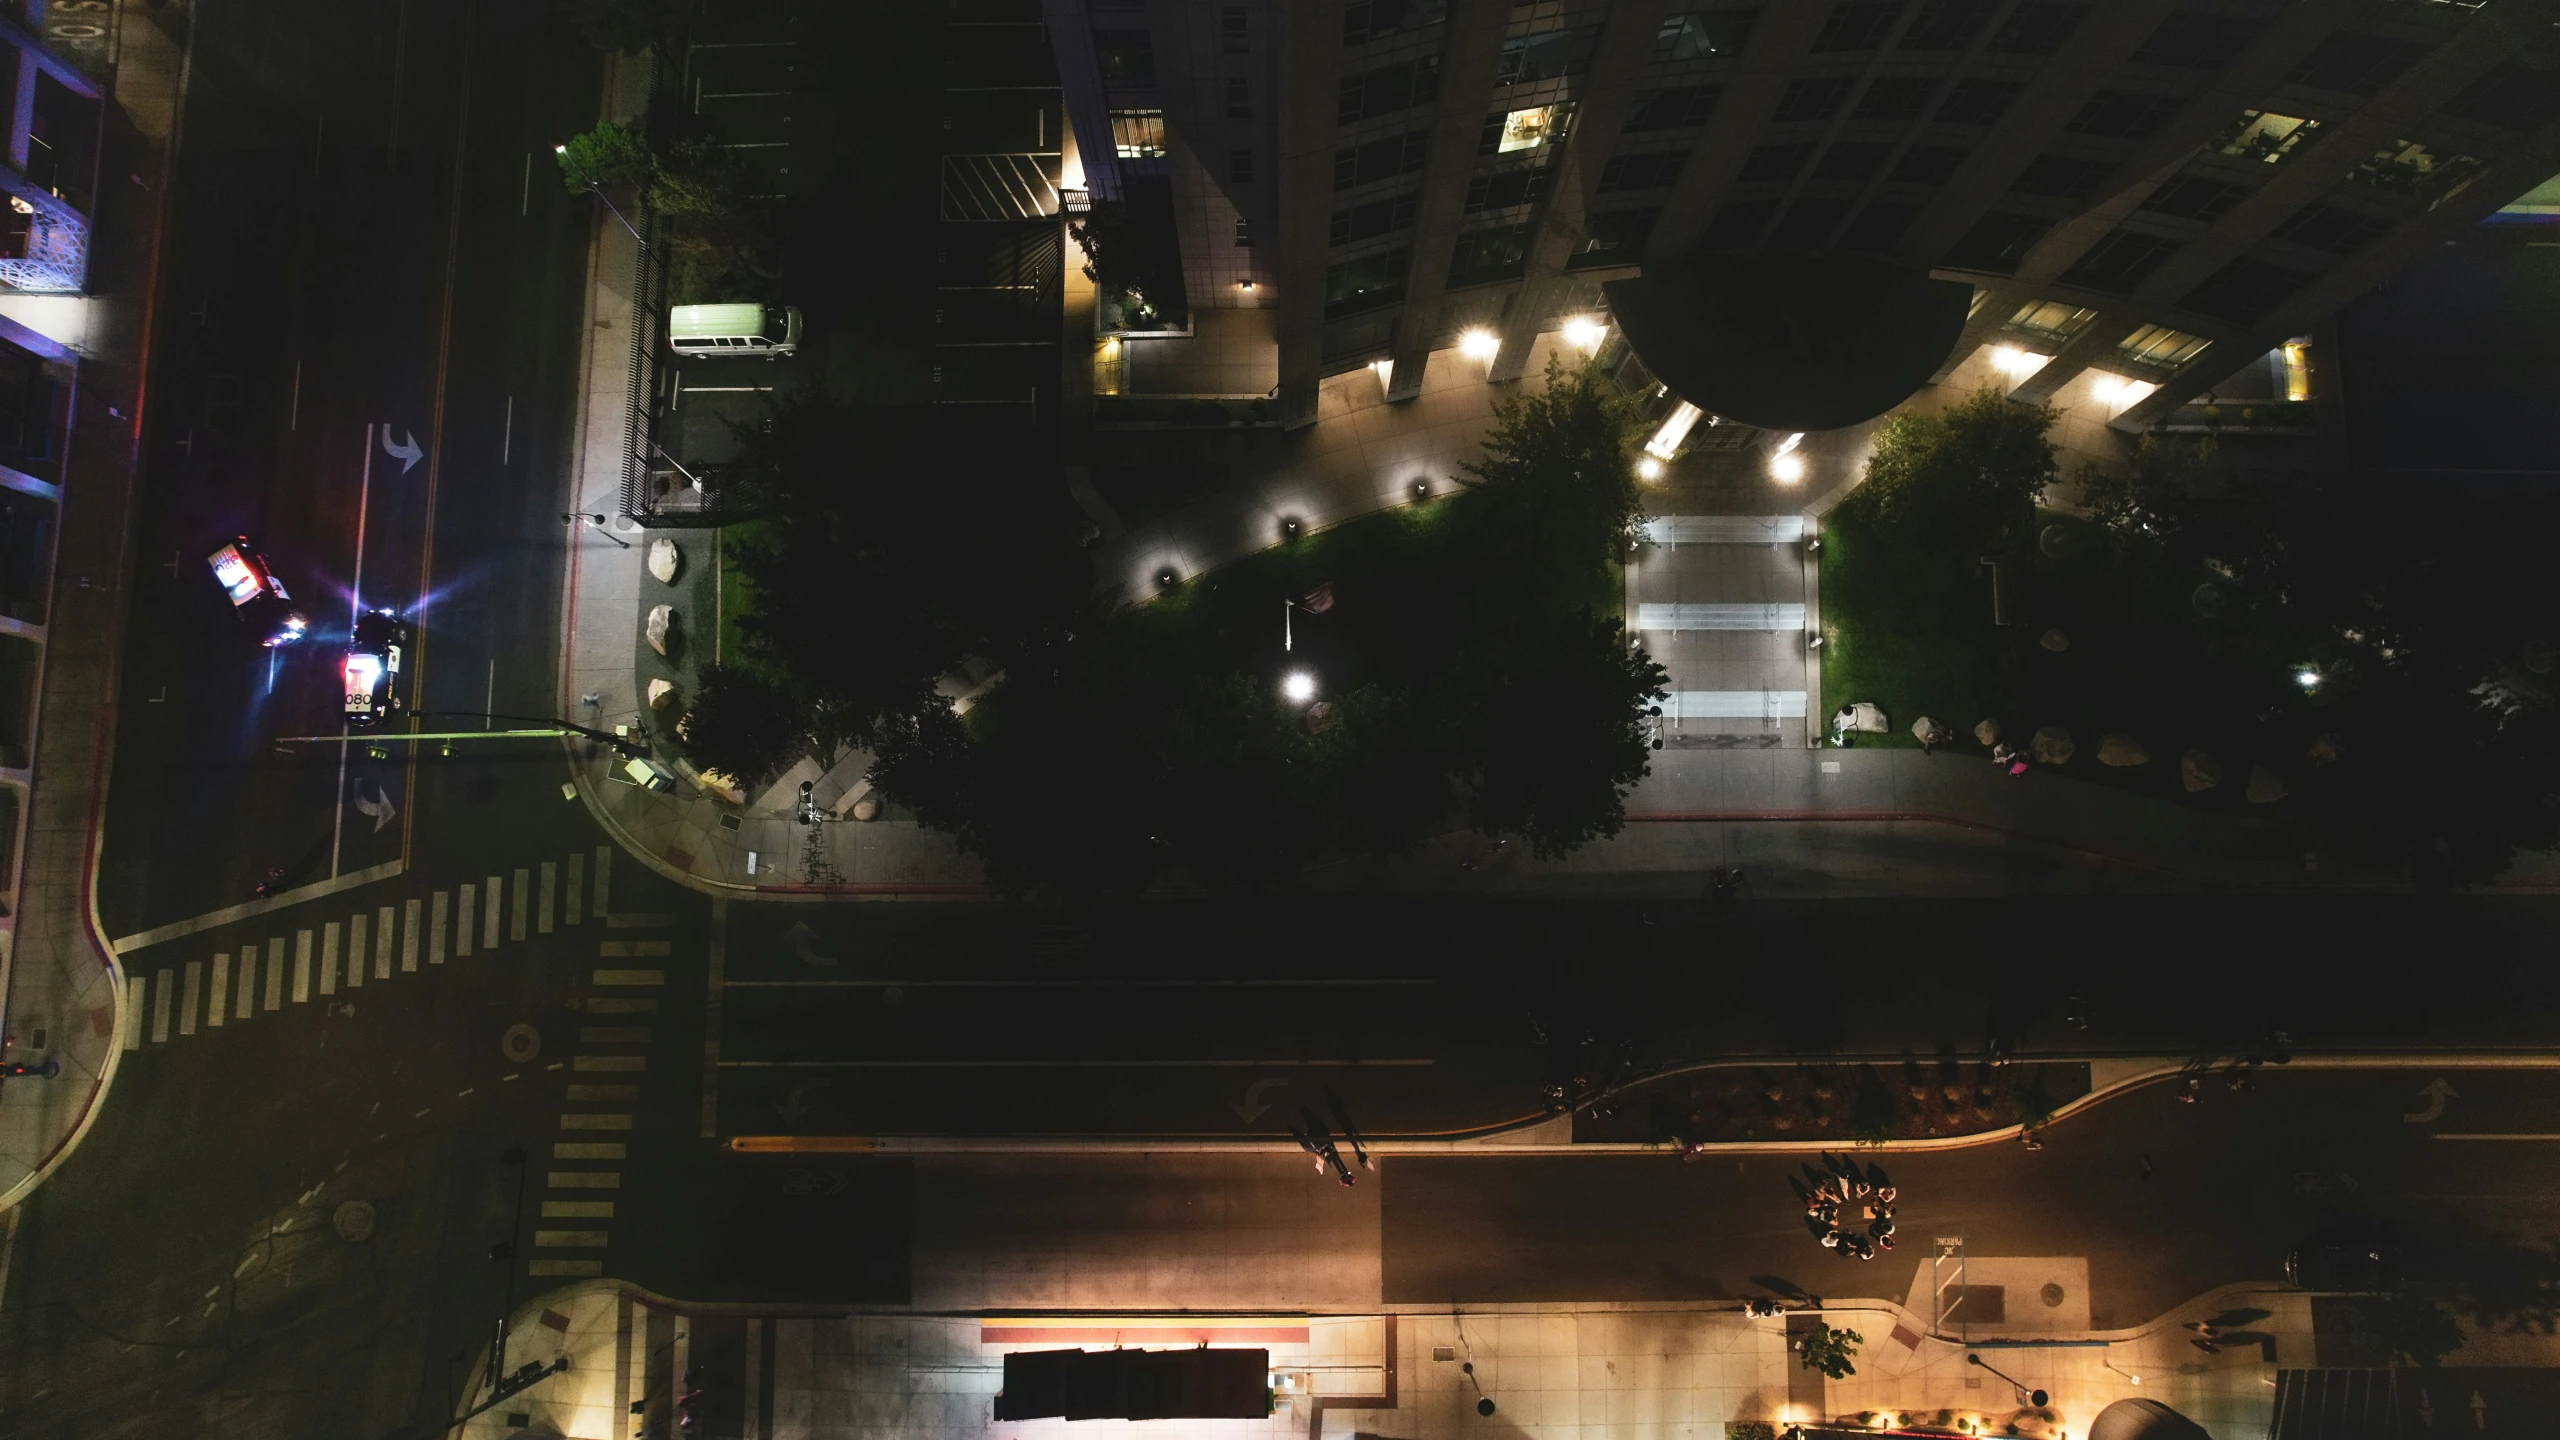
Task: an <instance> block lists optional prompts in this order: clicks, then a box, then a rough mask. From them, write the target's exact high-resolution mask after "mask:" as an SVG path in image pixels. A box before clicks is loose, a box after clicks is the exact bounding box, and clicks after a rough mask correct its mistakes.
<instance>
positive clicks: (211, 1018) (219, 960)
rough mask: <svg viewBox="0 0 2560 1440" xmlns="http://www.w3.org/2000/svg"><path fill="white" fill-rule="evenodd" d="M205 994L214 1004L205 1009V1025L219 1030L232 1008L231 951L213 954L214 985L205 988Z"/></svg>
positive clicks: (217, 951) (219, 951)
mask: <svg viewBox="0 0 2560 1440" xmlns="http://www.w3.org/2000/svg"><path fill="white" fill-rule="evenodd" d="M205 993H206V995H207V996H209V997H210V998H211V1002H212V1003H210V1004H208V1005H206V1006H205V1007H204V1023H205V1025H206V1026H207V1027H208V1028H210V1029H214V1030H219V1029H221V1028H222V1017H223V1013H224V1012H225V1011H227V1010H228V1009H230V1007H231V952H230V951H228V950H216V951H214V952H213V983H212V984H211V985H208V986H206V987H205Z"/></svg>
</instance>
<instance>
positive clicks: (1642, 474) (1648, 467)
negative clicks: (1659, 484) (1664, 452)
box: [1636, 455, 1662, 480]
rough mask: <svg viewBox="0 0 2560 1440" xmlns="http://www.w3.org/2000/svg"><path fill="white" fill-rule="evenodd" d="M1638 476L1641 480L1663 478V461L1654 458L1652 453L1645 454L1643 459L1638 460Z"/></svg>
mask: <svg viewBox="0 0 2560 1440" xmlns="http://www.w3.org/2000/svg"><path fill="white" fill-rule="evenodd" d="M1636 478H1637V479H1639V480H1659V479H1661V478H1662V462H1661V461H1659V460H1656V459H1654V458H1653V457H1652V456H1650V455H1647V456H1645V457H1644V458H1643V459H1641V460H1638V461H1637V462H1636Z"/></svg>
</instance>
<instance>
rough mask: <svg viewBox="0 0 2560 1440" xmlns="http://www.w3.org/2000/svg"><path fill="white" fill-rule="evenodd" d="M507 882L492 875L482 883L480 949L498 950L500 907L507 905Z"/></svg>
mask: <svg viewBox="0 0 2560 1440" xmlns="http://www.w3.org/2000/svg"><path fill="white" fill-rule="evenodd" d="M506 890H507V882H505V881H504V880H501V879H499V878H498V877H497V876H495V875H492V876H489V877H488V878H487V879H484V880H482V881H481V882H480V948H481V949H483V950H495V949H497V948H498V907H499V905H501V904H503V903H505V899H506Z"/></svg>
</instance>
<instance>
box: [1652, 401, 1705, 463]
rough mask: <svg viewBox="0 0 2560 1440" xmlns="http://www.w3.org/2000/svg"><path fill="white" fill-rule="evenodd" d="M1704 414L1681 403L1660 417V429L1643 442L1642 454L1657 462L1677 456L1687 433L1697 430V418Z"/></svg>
mask: <svg viewBox="0 0 2560 1440" xmlns="http://www.w3.org/2000/svg"><path fill="white" fill-rule="evenodd" d="M1706 413H1707V412H1705V411H1704V410H1701V409H1699V408H1698V407H1697V406H1695V405H1692V404H1690V403H1689V402H1688V401H1686V400H1683V401H1681V402H1680V403H1679V404H1678V405H1677V406H1674V407H1673V408H1672V411H1671V413H1670V414H1668V415H1665V416H1663V417H1662V425H1661V428H1659V429H1657V430H1655V431H1654V432H1653V438H1652V439H1650V440H1647V441H1646V442H1644V453H1646V454H1647V455H1651V456H1653V457H1654V458H1655V459H1657V460H1668V459H1670V458H1671V457H1673V456H1675V455H1677V454H1679V453H1680V447H1681V446H1682V445H1683V444H1685V443H1687V441H1688V439H1689V432H1690V431H1691V430H1693V429H1695V428H1697V424H1698V420H1699V417H1701V416H1703V415H1705V414H1706Z"/></svg>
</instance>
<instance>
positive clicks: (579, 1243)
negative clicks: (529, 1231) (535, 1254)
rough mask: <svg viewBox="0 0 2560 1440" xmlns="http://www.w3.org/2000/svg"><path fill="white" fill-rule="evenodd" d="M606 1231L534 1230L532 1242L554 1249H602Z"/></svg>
mask: <svg viewBox="0 0 2560 1440" xmlns="http://www.w3.org/2000/svg"><path fill="white" fill-rule="evenodd" d="M605 1242H606V1232H605V1231H602V1230H536V1231H534V1232H533V1243H534V1244H536V1245H539V1246H542V1247H544V1248H545V1249H554V1250H602V1249H603V1248H605Z"/></svg>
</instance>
